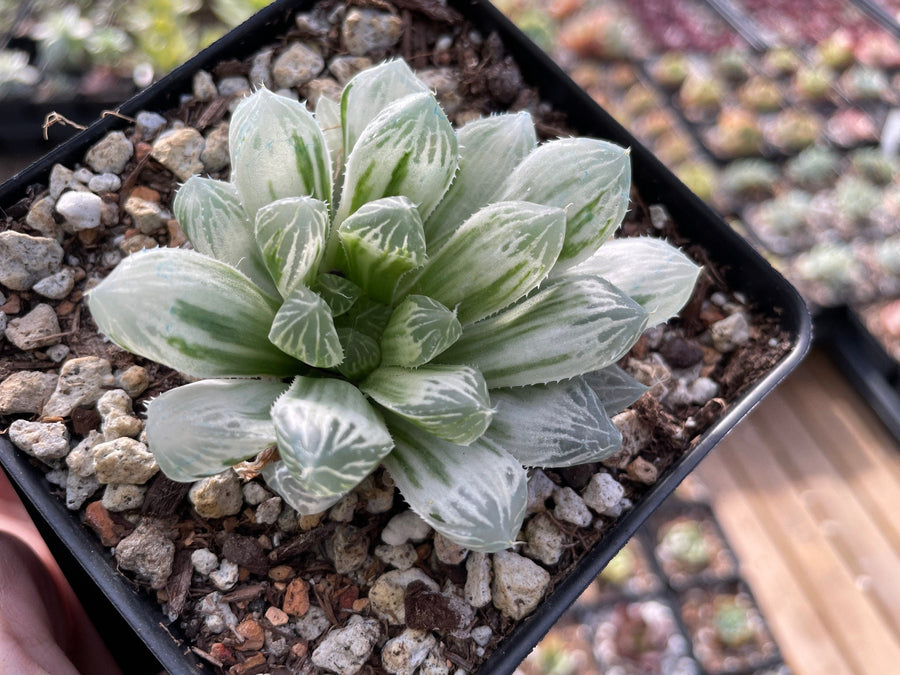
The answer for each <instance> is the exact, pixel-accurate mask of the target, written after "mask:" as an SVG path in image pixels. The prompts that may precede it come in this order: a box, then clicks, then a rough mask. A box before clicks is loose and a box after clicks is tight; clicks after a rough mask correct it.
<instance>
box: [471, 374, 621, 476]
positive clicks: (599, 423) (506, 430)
mask: <svg viewBox="0 0 900 675" xmlns="http://www.w3.org/2000/svg"><path fill="white" fill-rule="evenodd" d="M491 401H492V402H493V403H494V405H495V406H496V410H495V411H494V421H493V423H492V424H491V427H490V428H489V429H488V431H487V433H486V434H485V436H486V438H488V439H490V440H492V441H493V442H495V443H496V444H497V445H499V446H500V447H502V448H503V449H504V450H506V451H507V452H509V453H510V454H511V455H512V456H513V457H515V458H516V459H517V460H519V461H520V462H521V463H522V464H524V465H525V466H543V467H563V466H575V465H578V464H587V463H590V462H599V461H601V460H603V459H606V458H607V457H609V456H610V455H611V454H613V453H614V452H615V451H616V450H618V449H619V447H620V446H621V444H622V434H621V433H619V430H618V429H617V428H616V425H614V424H613V423H612V421H610V419H609V415H607V413H606V410H604V408H603V403H602V401H601V400H600V398H599V397H598V396H597V394H596V393H594V391H593V390H592V389H591V387H590V386H589V385H588V384H587V382H586V381H585V380H584V379H583V378H581V377H575V378H572V379H570V380H564V381H562V382H555V383H553V384H546V385H537V386H534V387H518V388H515V389H493V390H492V391H491Z"/></svg>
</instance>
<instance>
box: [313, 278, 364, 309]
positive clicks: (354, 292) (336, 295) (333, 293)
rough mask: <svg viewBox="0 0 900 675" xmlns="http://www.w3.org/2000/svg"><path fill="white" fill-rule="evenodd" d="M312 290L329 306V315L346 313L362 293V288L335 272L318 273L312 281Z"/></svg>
mask: <svg viewBox="0 0 900 675" xmlns="http://www.w3.org/2000/svg"><path fill="white" fill-rule="evenodd" d="M312 290H314V291H315V292H316V293H317V294H318V295H320V296H321V297H322V299H323V300H324V301H325V302H327V303H328V306H329V307H330V308H331V316H341V314H346V313H347V312H349V311H350V308H351V307H353V305H354V303H356V301H357V300H359V298H360V296H361V295H362V289H361V288H360V287H359V286H357V285H356V284H354V283H353V282H352V281H350V280H349V279H345V278H344V277H341V276H338V275H337V274H320V275H319V276H318V277H316V280H315V282H313V285H312Z"/></svg>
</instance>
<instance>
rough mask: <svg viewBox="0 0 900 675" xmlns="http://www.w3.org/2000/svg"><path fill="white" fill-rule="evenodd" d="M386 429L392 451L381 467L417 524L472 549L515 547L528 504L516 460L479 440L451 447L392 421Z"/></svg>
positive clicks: (490, 443)
mask: <svg viewBox="0 0 900 675" xmlns="http://www.w3.org/2000/svg"><path fill="white" fill-rule="evenodd" d="M391 429H392V430H393V432H394V439H395V442H396V447H395V448H394V450H393V451H392V452H391V454H389V455H388V456H387V457H385V458H384V462H383V463H384V466H385V467H386V468H387V470H388V471H389V472H390V474H391V477H392V478H393V479H394V483H395V484H396V485H397V487H398V488H400V493H401V494H402V495H403V498H404V499H405V500H406V501H407V502H408V503H409V505H410V506H411V507H412V509H413V511H415V512H416V513H417V514H418V515H419V517H421V518H422V520H424V521H425V522H426V523H428V524H429V525H431V527H433V528H434V529H435V530H437V531H438V532H440V533H441V534H443V535H444V536H445V537H447V538H448V539H450V540H451V541H455V542H456V543H458V544H460V545H461V546H465V547H466V548H468V549H471V550H473V551H485V552H494V551H502V550H503V549H506V548H509V547H510V546H512V545H513V544H514V543H515V539H516V535H517V534H518V533H519V529H520V528H521V527H522V521H523V520H524V518H525V507H526V503H527V500H528V481H527V475H526V473H525V469H523V468H522V465H521V464H520V463H519V462H518V460H516V459H515V458H514V457H513V456H512V455H510V454H509V453H508V452H506V451H505V450H503V449H502V448H500V447H498V446H497V445H496V444H494V443H492V442H490V441H488V440H486V439H484V438H480V439H478V440H477V441H475V442H474V443H472V444H471V445H468V446H461V445H454V444H452V443H450V442H448V441H444V440H440V439H437V438H435V437H434V436H432V435H431V434H429V433H427V432H425V431H422V430H421V429H419V428H418V427H416V426H415V425H412V424H410V423H408V422H405V421H404V420H402V419H397V418H396V417H391Z"/></svg>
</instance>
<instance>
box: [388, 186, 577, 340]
mask: <svg viewBox="0 0 900 675" xmlns="http://www.w3.org/2000/svg"><path fill="white" fill-rule="evenodd" d="M565 230H566V214H565V212H564V211H563V210H562V209H558V208H554V207H547V206H541V205H539V204H532V203H529V202H500V203H498V204H491V205H490V206H486V207H484V208H483V209H481V210H480V211H478V212H477V213H475V215H473V216H472V217H471V218H469V219H468V220H467V221H466V222H465V223H463V224H462V225H461V226H460V227H459V229H457V230H456V232H454V233H453V235H452V236H451V237H450V238H449V239H448V240H447V242H446V243H445V244H444V246H443V247H442V248H441V249H440V250H439V251H438V252H437V253H436V254H434V255H433V256H432V257H431V258H430V259H429V261H428V263H426V265H425V267H424V268H423V269H422V271H421V272H420V273H419V274H418V275H417V278H416V279H415V282H414V283H412V288H411V292H413V293H416V294H418V295H427V296H428V297H431V298H434V299H435V300H437V301H438V302H440V303H441V304H443V305H445V306H447V307H454V308H455V309H456V312H457V316H458V317H459V321H460V323H461V324H462V325H464V326H465V325H466V324H469V323H472V322H474V321H477V320H478V319H481V318H483V317H485V316H488V315H489V314H493V313H495V312H497V311H499V310H501V309H503V308H504V307H506V306H508V305H510V304H512V303H513V302H515V301H516V300H518V299H519V298H521V297H522V296H524V295H525V294H526V293H528V292H529V291H531V290H532V289H534V288H536V287H537V285H538V284H539V283H540V282H541V281H543V280H544V279H545V278H546V277H547V275H548V274H549V273H550V270H551V269H552V267H553V264H554V263H555V262H556V259H557V256H559V252H560V250H561V248H562V246H563V237H564V236H565ZM409 283H410V282H408V281H406V280H404V282H403V285H404V286H405V285H407V284H409Z"/></svg>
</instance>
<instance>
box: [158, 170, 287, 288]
mask: <svg viewBox="0 0 900 675" xmlns="http://www.w3.org/2000/svg"><path fill="white" fill-rule="evenodd" d="M172 208H173V210H174V211H175V217H176V218H177V219H178V223H179V224H180V225H181V229H183V230H184V233H185V235H186V236H187V238H188V240H189V241H190V242H191V244H193V245H194V250H196V251H199V252H200V253H203V254H204V255H208V256H210V257H212V258H215V259H216V260H221V261H222V262H223V263H227V264H228V265H231V266H232V267H235V268H237V269H238V270H239V271H241V272H243V273H244V274H246V275H247V276H248V277H249V278H250V280H251V281H252V282H253V283H254V284H256V285H257V286H259V288H260V289H261V290H262V291H264V292H265V293H266V294H268V295H271V296H272V297H277V296H278V292H277V291H276V289H275V285H274V284H273V283H272V279H271V277H270V276H269V271H268V270H267V269H266V266H265V264H264V263H263V260H262V254H261V253H260V251H259V247H257V245H256V237H255V236H254V234H253V223H252V222H251V221H250V219H249V218H248V217H247V213H246V211H244V207H243V206H241V199H240V197H239V196H238V192H237V189H236V188H235V187H234V185H232V184H231V183H226V182H224V181H220V180H213V179H212V178H201V177H200V176H191V177H190V178H188V179H187V181H186V182H185V184H184V185H182V186H181V187H180V188H179V189H178V191H177V192H176V193H175V201H174V203H173V204H172Z"/></svg>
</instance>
